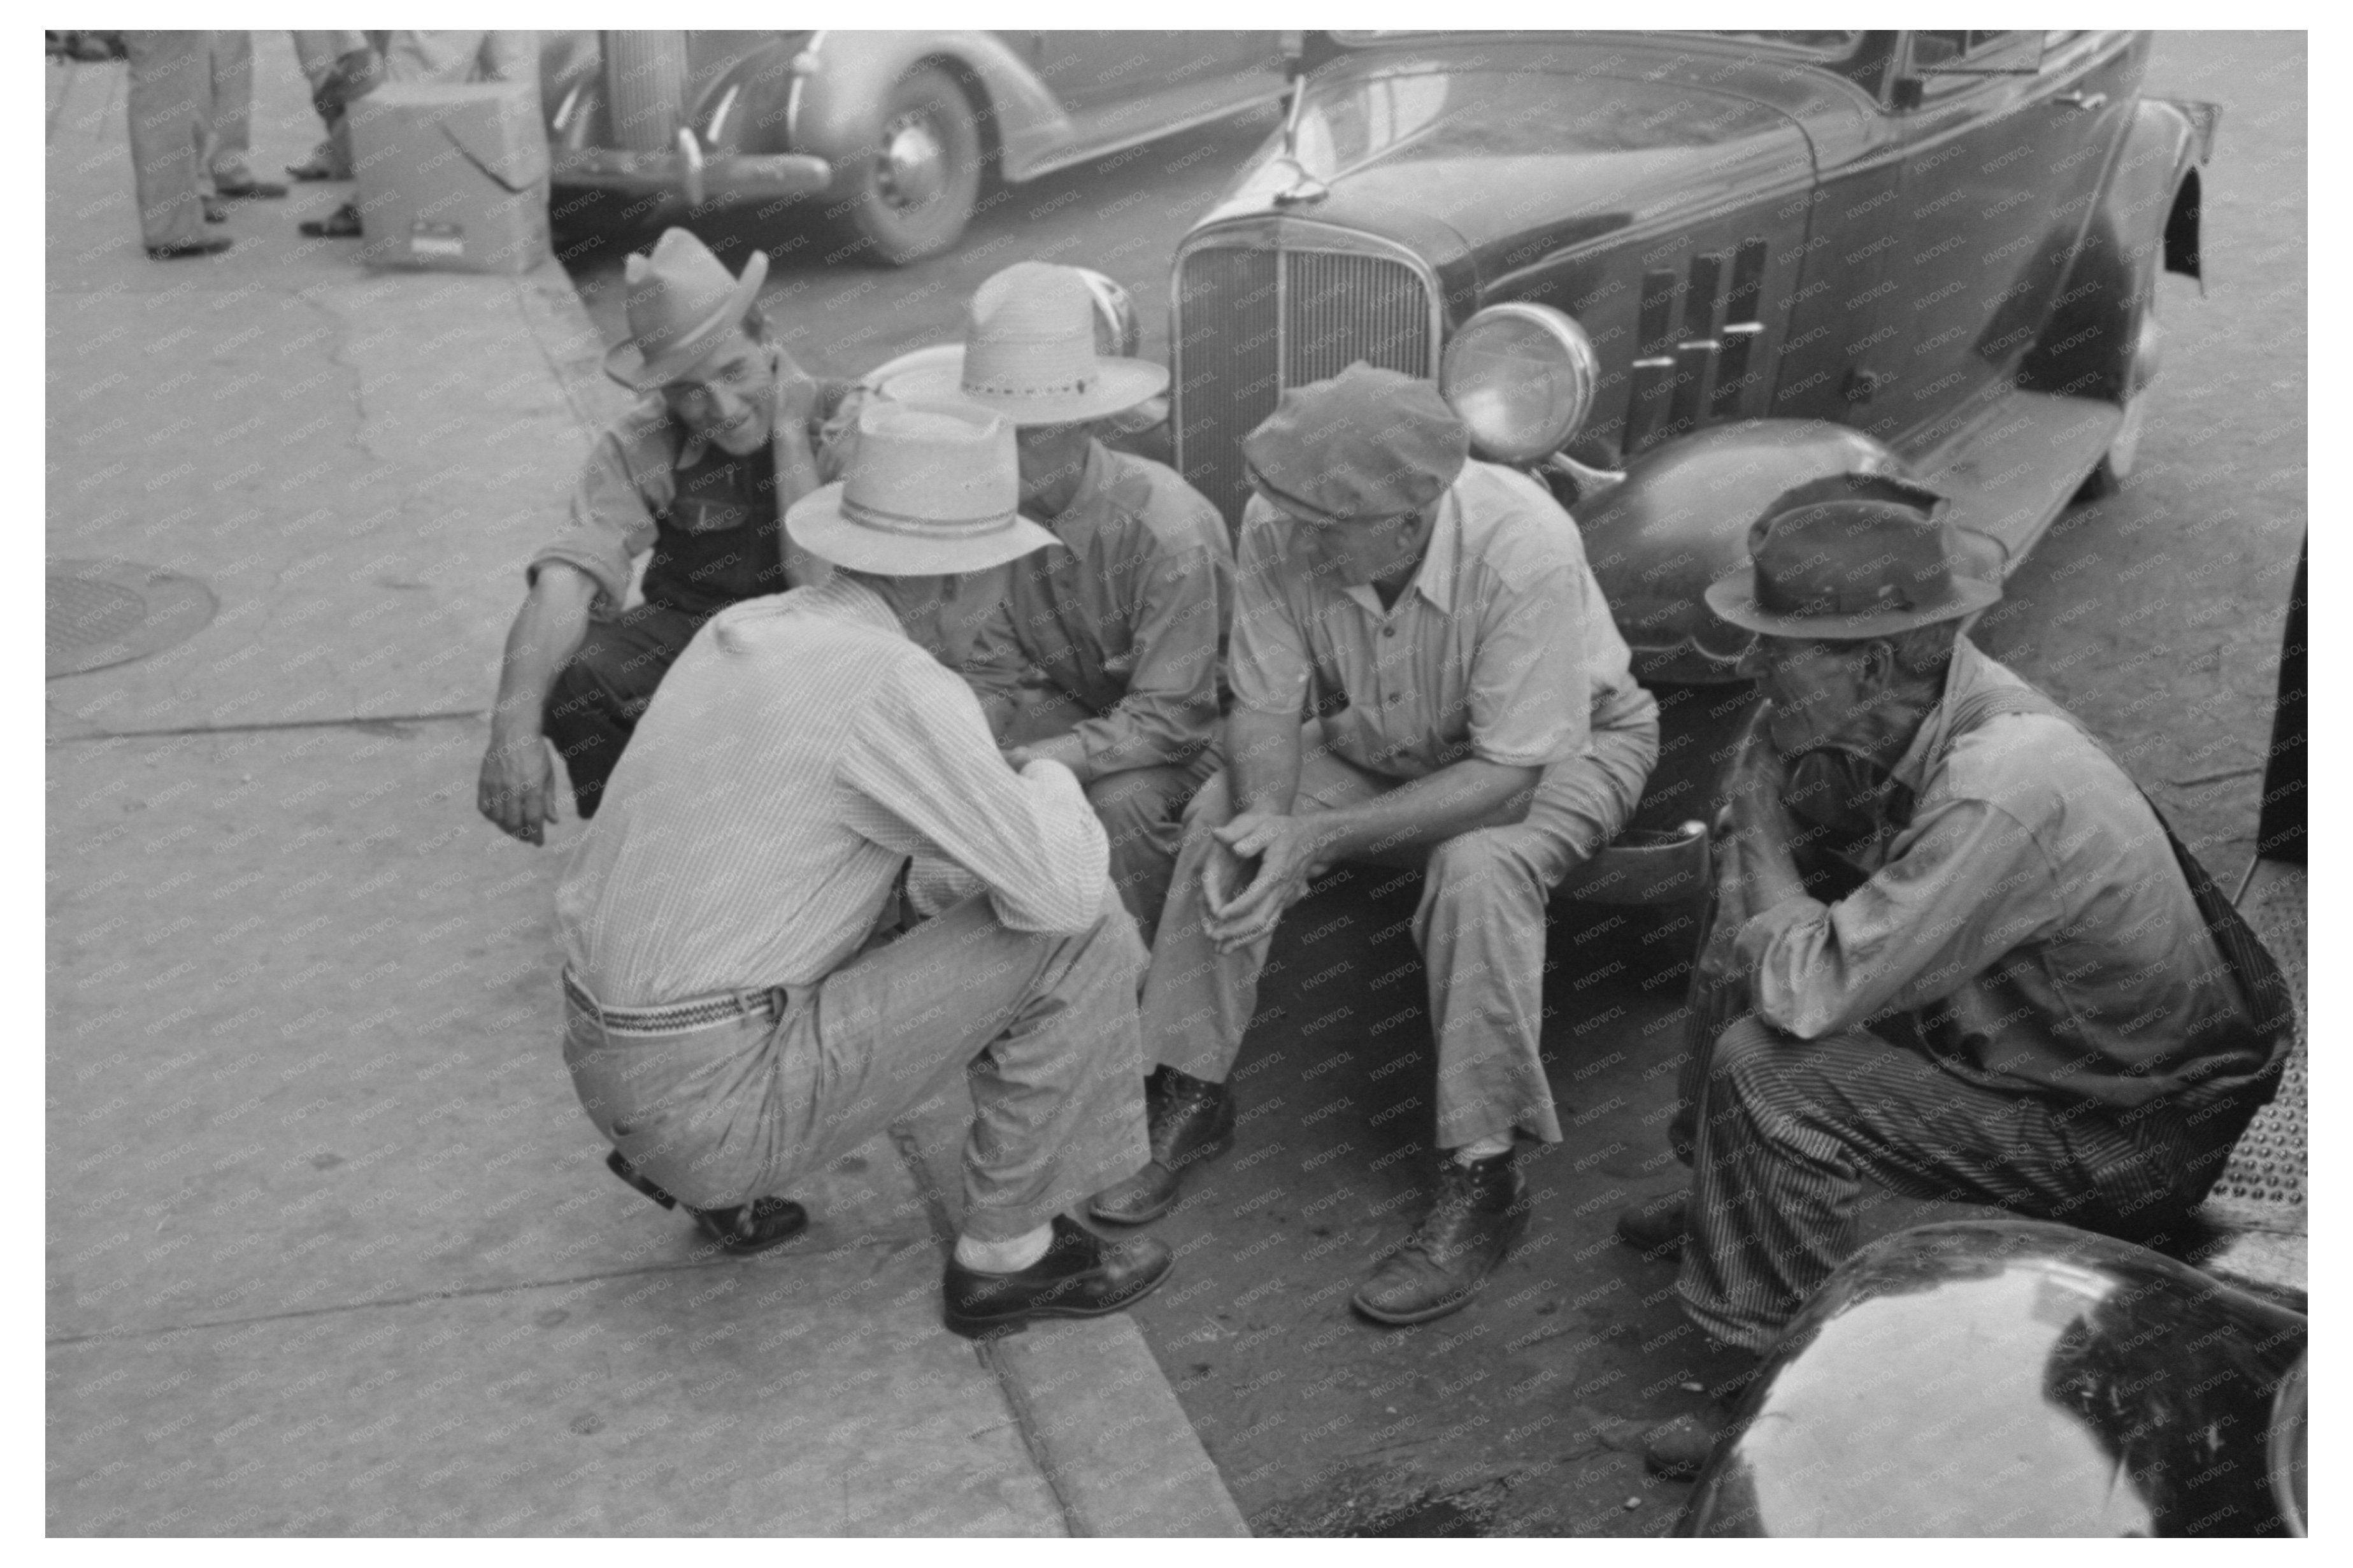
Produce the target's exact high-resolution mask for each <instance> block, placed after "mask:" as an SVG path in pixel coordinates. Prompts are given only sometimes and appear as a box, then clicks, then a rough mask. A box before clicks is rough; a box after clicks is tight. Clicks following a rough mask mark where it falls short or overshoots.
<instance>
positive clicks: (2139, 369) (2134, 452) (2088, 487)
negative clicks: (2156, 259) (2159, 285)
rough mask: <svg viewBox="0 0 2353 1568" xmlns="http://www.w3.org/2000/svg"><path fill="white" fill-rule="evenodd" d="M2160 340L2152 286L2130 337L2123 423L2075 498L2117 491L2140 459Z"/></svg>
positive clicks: (2103, 496) (2097, 497) (2099, 497)
mask: <svg viewBox="0 0 2353 1568" xmlns="http://www.w3.org/2000/svg"><path fill="white" fill-rule="evenodd" d="M2161 344H2162V333H2161V331H2160V329H2159V327H2158V320H2157V298H2156V292H2155V290H2154V289H2152V290H2151V291H2150V297H2149V301H2148V303H2147V305H2145V306H2143V307H2142V308H2141V312H2140V327H2139V329H2138V331H2137V332H2136V333H2135V335H2134V339H2133V363H2132V368H2131V370H2130V371H2129V372H2128V373H2126V377H2125V384H2126V386H2127V387H2129V388H2130V389H2131V390H2130V391H2128V392H2127V393H2126V395H2125V419H2124V423H2123V424H2121V425H2119V426H2116V436H2115V437H2114V438H2113V439H2112V440H2110V441H2109V443H2108V449H2107V451H2106V452H2105V453H2103V454H2102V455H2101V458H2100V461H2099V464H2098V466H2097V467H2095V468H2093V470H2092V471H2091V474H2090V475H2089V476H2088V477H2087V478H2085V479H2084V488H2083V489H2081V490H2079V491H2078V492H2077V493H2076V499H2077V500H2106V499H2107V498H2108V497H2110V496H2113V495H2116V494H2119V493H2121V492H2122V491H2123V489H2124V488H2125V486H2126V483H2127V482H2129V481H2130V480H2131V479H2132V476H2133V469H2134V468H2135V467H2136V466H2137V464H2138V463H2139V461H2140V437H2141V430H2142V427H2143V426H2146V425H2147V422H2148V387H2149V383H2151V382H2153V381H2155V380H2156V379H2157V372H2158V363H2159V362H2160V360H2161V359H2162V358H2163V353H2162V347H2161Z"/></svg>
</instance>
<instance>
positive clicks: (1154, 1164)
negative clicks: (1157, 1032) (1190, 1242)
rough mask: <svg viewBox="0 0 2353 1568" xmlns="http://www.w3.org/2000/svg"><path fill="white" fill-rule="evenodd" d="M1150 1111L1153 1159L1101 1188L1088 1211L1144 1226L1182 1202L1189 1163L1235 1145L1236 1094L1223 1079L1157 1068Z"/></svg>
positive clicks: (1147, 1094) (1147, 1098) (1149, 1088)
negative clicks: (1178, 1199)
mask: <svg viewBox="0 0 2353 1568" xmlns="http://www.w3.org/2000/svg"><path fill="white" fill-rule="evenodd" d="M1144 1114H1145V1122H1146V1125H1147V1127H1148V1129H1149V1131H1150V1135H1151V1139H1152V1158H1151V1159H1150V1160H1149V1161H1148V1162H1146V1163H1145V1167H1144V1169H1142V1170H1141V1171H1138V1172H1137V1173H1135V1174H1134V1175H1133V1176H1130V1177H1128V1178H1127V1179H1126V1180H1125V1181H1124V1182H1115V1183H1113V1184H1112V1185H1110V1186H1108V1187H1105V1188H1104V1189H1103V1191H1102V1192H1099V1193H1097V1194H1095V1195H1094V1197H1093V1198H1092V1200H1090V1201H1089V1202H1088V1204H1087V1213H1088V1214H1090V1215H1092V1216H1094V1217H1095V1218H1096V1219H1100V1220H1108V1221H1110V1222H1111V1223H1112V1224H1113V1225H1143V1224H1145V1223H1147V1222H1148V1221H1151V1220H1155V1219H1158V1218H1159V1217H1160V1216H1161V1215H1165V1214H1166V1213H1167V1212H1168V1211H1169V1210H1170V1209H1171V1208H1173V1207H1174V1206H1176V1194H1177V1192H1178V1190H1179V1188H1180V1187H1181V1185H1182V1183H1183V1173H1184V1170H1185V1167H1187V1165H1191V1164H1195V1163H1198V1162H1200V1161H1203V1160H1210V1159H1215V1158H1216V1157H1217V1156H1218V1155H1219V1154H1222V1153H1224V1152H1226V1151H1227V1150H1229V1149H1230V1148H1232V1147H1233V1146H1234V1094H1233V1090H1232V1089H1228V1088H1227V1087H1226V1086H1225V1085H1224V1084H1222V1083H1211V1082H1210V1081H1209V1080H1208V1079H1205V1078H1195V1077H1194V1076H1193V1075H1192V1074H1190V1073H1183V1072H1178V1071H1177V1070H1176V1068H1172V1067H1162V1068H1155V1069H1154V1070H1153V1073H1152V1076H1151V1077H1149V1078H1147V1079H1145V1080H1144Z"/></svg>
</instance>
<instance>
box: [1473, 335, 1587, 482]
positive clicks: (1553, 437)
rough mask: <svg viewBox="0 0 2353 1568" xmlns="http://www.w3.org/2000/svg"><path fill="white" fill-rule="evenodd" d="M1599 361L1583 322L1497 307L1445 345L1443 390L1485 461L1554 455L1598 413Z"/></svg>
mask: <svg viewBox="0 0 2353 1568" xmlns="http://www.w3.org/2000/svg"><path fill="white" fill-rule="evenodd" d="M1600 379H1601V360H1600V356H1599V355H1598V354H1596V353H1594V352H1593V340H1591V339H1590V338H1588V337H1587V336H1586V335H1585V329H1584V328H1583V327H1580V326H1578V325H1577V321H1576V320H1575V319H1574V318H1573V317H1570V316H1568V315H1567V314H1564V313H1563V312H1561V311H1559V310H1554V309H1553V308H1552V307H1551V306H1549V305H1527V304H1518V303H1514V304H1509V305H1491V306H1489V307H1488V308H1487V309H1485V310H1482V311H1480V312H1479V313H1478V314H1477V315H1475V316H1473V317H1472V318H1471V320H1470V321H1467V322H1465V323H1464V324H1463V327H1462V330H1461V331H1459V332H1457V333H1455V334H1454V341H1453V342H1451V343H1448V344H1447V345H1446V357H1445V359H1444V360H1443V361H1442V362H1441V363H1440V369H1439V375H1438V389H1439V391H1440V392H1441V393H1443V394H1445V396H1446V401H1447V402H1448V403H1449V404H1451V405H1452V406H1453V409H1454V412H1455V414H1456V415H1457V416H1460V417H1461V421H1462V423H1463V424H1464V425H1466V426H1470V430H1471V442H1472V446H1474V447H1477V448H1478V449H1479V453H1480V455H1481V456H1482V457H1484V458H1493V460H1495V461H1497V462H1502V463H1533V462H1537V461H1539V460H1541V459H1543V458H1549V457H1551V456H1552V455H1553V454H1554V453H1555V452H1557V451H1559V450H1560V449H1561V447H1564V446H1566V445H1567V442H1568V438H1569V437H1572V436H1574V435H1576V434H1577V429H1578V427H1579V426H1582V425H1583V424H1584V423H1585V416H1587V415H1588V414H1590V413H1591V412H1592V411H1593V394H1594V389H1595V387H1596V386H1597V385H1598V384H1599V382H1600Z"/></svg>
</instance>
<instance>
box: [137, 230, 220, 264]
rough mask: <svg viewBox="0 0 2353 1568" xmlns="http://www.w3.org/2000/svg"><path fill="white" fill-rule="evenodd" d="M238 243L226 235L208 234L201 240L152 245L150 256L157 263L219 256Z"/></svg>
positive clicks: (183, 240)
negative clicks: (186, 257) (185, 257)
mask: <svg viewBox="0 0 2353 1568" xmlns="http://www.w3.org/2000/svg"><path fill="white" fill-rule="evenodd" d="M236 243H237V241H235V240H233V239H231V238H230V237H228V236H227V235H225V234H208V235H206V236H204V237H202V238H199V239H175V240H173V241H172V242H171V243H170V244H168V245H151V246H149V247H147V254H148V256H149V257H150V258H153V259H154V260H157V261H176V260H178V259H179V258H181V257H184V256H218V255H219V254H220V253H221V252H222V251H224V250H227V248H228V247H230V246H232V245H235V244H236Z"/></svg>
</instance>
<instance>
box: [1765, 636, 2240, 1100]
mask: <svg viewBox="0 0 2353 1568" xmlns="http://www.w3.org/2000/svg"><path fill="white" fill-rule="evenodd" d="M2021 684H2022V682H2021V681H2020V680H2019V679H2018V677H2016V676H2015V675H2012V674H2011V673H2010V671H2009V670H2008V669H2005V668H2002V666H2000V664H1998V663H1996V662H1995V661H1994V660H1992V659H1990V658H1987V657H1986V656H1985V655H1984V654H1982V653H1979V652H1978V650H1977V648H1976V647H1974V646H1972V645H1971V644H1970V643H1969V641H1968V639H1967V638H1966V637H1964V638H1961V639H1959V640H1958V641H1957V644H1956V646H1955V648H1954V654H1953V663H1952V667H1951V669H1950V670H1949V672H1948V673H1947V676H1946V681H1945V691H1944V697H1943V700H1942V701H1940V702H1939V703H1938V704H1937V706H1936V708H1935V709H1934V710H1931V711H1930V712H1929V714H1928V717H1927V718H1926V720H1925V721H1923V722H1922V723H1921V726H1920V732H1919V733H1918V734H1917V735H1916V736H1915V737H1914V738H1913V741H1912V744H1911V745H1910V746H1909V747H1908V748H1907V749H1906V750H1905V753H1904V755H1903V756H1902V758H1900V759H1899V760H1898V761H1897V763H1895V766H1894V770H1893V771H1894V774H1895V776H1896V778H1897V779H1898V780H1900V781H1901V782H1902V783H1903V784H1905V785H1906V786H1907V787H1908V788H1910V789H1911V790H1912V791H1913V792H1914V796H1915V803H1914V805H1913V811H1912V818H1911V822H1910V825H1909V826H1907V827H1905V829H1904V830H1903V831H1902V832H1900V833H1898V834H1896V835H1895V836H1894V837H1893V838H1892V839H1891V840H1889V841H1888V842H1887V844H1886V847H1885V849H1884V851H1883V854H1884V859H1883V863H1882V864H1881V865H1879V867H1878V868H1877V869H1876V870H1875V871H1873V874H1872V876H1871V877H1870V879H1869V880H1867V881H1866V882H1864V883H1863V884H1862V887H1861V888H1859V889H1856V890H1855V891H1854V892H1852V893H1851V894H1849V895H1848V896H1847V897H1845V898H1843V899H1841V900H1839V901H1838V902H1836V903H1834V904H1829V905H1825V904H1822V903H1820V901H1818V900H1814V899H1811V898H1808V897H1805V896H1803V895H1799V896H1797V897H1793V898H1789V899H1787V900H1783V901H1782V902H1780V903H1778V904H1776V905H1774V906H1773V907H1772V908H1770V909H1767V910H1763V911H1761V912H1759V913H1757V914H1755V915H1753V916H1751V917H1750V918H1749V920H1748V921H1747V922H1746V924H1745V925H1744V926H1743V927H1742V928H1741V930H1740V933H1739V935H1738V937H1737V938H1736V942H1735V949H1734V951H1735V952H1736V955H1737V957H1738V959H1739V961H1740V963H1741V964H1742V966H1743V968H1744V969H1745V970H1746V972H1747V973H1748V974H1749V976H1750V995H1751V998H1752V1000H1753V1001H1754V1004H1755V1005H1756V1008H1757V1013H1758V1015H1759V1016H1761V1017H1763V1018H1764V1019H1765V1021H1766V1022H1767V1023H1768V1024H1771V1025H1773V1026H1775V1027H1776V1028H1778V1029H1782V1030H1785V1031H1787V1032H1788V1033H1789V1034H1792V1035H1796V1036H1798V1037H1799V1038H1801V1039H1814V1038H1818V1037H1821V1036H1823V1035H1828V1034H1832V1033H1835V1032H1837V1031H1840V1030H1842V1029H1847V1028H1852V1027H1854V1026H1860V1025H1862V1024H1865V1023H1866V1022H1867V1021H1868V1020H1870V1019H1871V1018H1872V1017H1873V1016H1874V1015H1878V1014H1881V1013H1883V1012H1885V1011H1888V1010H1891V1009H1893V1010H1900V1011H1905V1012H1914V1011H1918V1010H1923V1009H1925V1010H1927V1011H1926V1016H1924V1017H1923V1018H1922V1020H1921V1022H1922V1029H1921V1034H1922V1037H1923V1039H1924V1042H1925V1043H1926V1045H1927V1046H1928V1047H1929V1049H1930V1050H1931V1051H1932V1052H1933V1053H1934V1054H1935V1055H1936V1057H1937V1059H1938V1060H1939V1062H1940V1063H1941V1064H1942V1065H1944V1066H1945V1067H1947V1068H1949V1069H1950V1070H1952V1071H1954V1072H1956V1073H1957V1074H1959V1075H1960V1076H1962V1077H1964V1078H1967V1079H1970V1080H1971V1081H1973V1082H1979V1083H1984V1084H1988V1085H1990V1086H1993V1087H1999V1088H2010V1089H2045V1090H2058V1091H2061V1092H2063V1093H2066V1094H2070V1095H2077V1096H2081V1097H2083V1098H2085V1099H2089V1100H2098V1101H2101V1102H2103V1103H2105V1104H2110V1105H2119V1106H2133V1105H2138V1104H2143V1103H2146V1102H2147V1101H2149V1100H2155V1099H2158V1097H2160V1096H2162V1095H2166V1094H2168V1093H2171V1092H2173V1091H2174V1090H2176V1089H2180V1088H2182V1087H2183V1085H2184V1084H2185V1083H2186V1082H2187V1081H2189V1078H2191V1077H2193V1076H2195V1075H2193V1074H2191V1073H2190V1072H2189V1070H2188V1069H2189V1068H2190V1066H2191V1064H2193V1063H2195V1062H2196V1061H2198V1060H2199V1059H2200V1058H2203V1057H2206V1056H2210V1055H2212V1054H2215V1053H2218V1052H2231V1051H2235V1050H2243V1049H2244V1048H2245V1047H2246V1029H2247V1027H2248V1026H2249V1022H2250V1017H2249V1015H2248V1013H2247V1011H2246V1009H2245V1005H2244V1004H2243V1002H2242V998H2241V996H2240V993H2239V986H2238V984H2237V982H2236V981H2235V980H2233V979H2232V976H2231V973H2230V971H2229V969H2228V967H2227V966H2226V964H2225V963H2224V961H2223V958H2222V955H2221V952H2220V950H2219V949H2218V948H2217V947H2216V946H2215V943H2214V940H2213V938H2212V937H2211V935H2209V934H2208V932H2207V930H2206V924H2205V921H2204V920H2203V919H2201V918H2200V915H2199V912H2198V906H2197V903H2196V901H2195V900H2193V899H2192V898H2191V896H2190V892H2189V883H2188V881H2187V880H2186V879H2184V878H2183V876H2182V872H2181V868H2180V866H2179V864H2178V863H2177V862H2176V861H2175V859H2174V858H2173V852H2172V849H2171V847H2169V846H2168V843H2167V840H2166V835H2165V831H2164V829H2163V827H2162V826H2160V825H2159V824H2158V820H2157V816H2156V814H2155V813H2154V812H2152V811H2151V810H2150V808H2149V805H2148V803H2147V801H2146V800H2145V799H2143V798H2142V796H2141V794H2140V791H2139V790H2138V789H2137V788H2136V787H2135V786H2134V784H2133V783H2132V781H2131V780H2130V779H2128V778H2126V776H2125V774H2124V773H2123V772H2122V771H2121V770H2120V769H2119V768H2118V767H2117V766H2116V763H2114V762H2113V761H2111V760H2110V759H2109V758H2108V756H2107V755H2106V753H2105V752H2103V751H2101V750H2100V748H2099V747H2098V746H2097V745H2096V744H2094V742H2092V741H2091V740H2090V739H2089V738H2087V737H2086V736H2084V734H2082V733H2081V732H2079V731H2077V730H2076V729H2075V728H2074V726H2073V725H2072V724H2070V723H2068V722H2067V721H2065V720H2063V719H2059V718H2056V717H2053V716H2051V715H2048V714H2042V713H2023V714H2021V713H2008V714H2000V715H1997V716H1995V717H1993V718H1990V719H1989V720H1987V721H1984V722H1983V723H1981V724H1979V725H1978V726H1977V727H1975V728H1973V729H1971V730H1969V731H1966V732H1965V733H1962V734H1960V735H1958V736H1957V737H1956V736H1955V734H1954V732H1953V718H1954V709H1955V705H1956V704H1957V702H1958V701H1959V700H1961V699H1962V698H1963V697H1964V696H1965V695H1966V694H1968V692H1970V691H1971V690H1973V689H1978V688H1981V687H1984V686H1987V685H2006V686H2018V685H2021Z"/></svg>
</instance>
